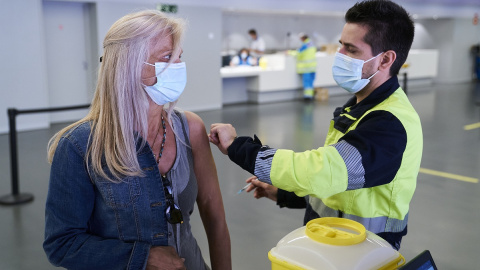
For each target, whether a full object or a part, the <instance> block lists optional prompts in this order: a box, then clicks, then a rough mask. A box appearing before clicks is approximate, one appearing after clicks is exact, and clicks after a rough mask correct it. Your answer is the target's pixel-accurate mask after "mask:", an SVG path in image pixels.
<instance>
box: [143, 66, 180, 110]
mask: <svg viewBox="0 0 480 270" xmlns="http://www.w3.org/2000/svg"><path fill="white" fill-rule="evenodd" d="M145 64H147V65H150V66H155V75H156V77H157V83H156V84H154V85H152V86H147V85H145V91H146V92H147V94H148V95H149V96H150V98H151V99H152V100H153V101H154V102H155V103H156V104H158V105H165V104H167V103H168V102H172V101H175V100H177V99H178V98H179V97H180V95H181V94H182V92H183V90H184V89H185V85H186V84H187V67H186V65H185V62H181V63H171V64H169V63H167V62H156V63H155V65H153V64H150V63H145Z"/></svg>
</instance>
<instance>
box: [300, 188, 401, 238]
mask: <svg viewBox="0 0 480 270" xmlns="http://www.w3.org/2000/svg"><path fill="white" fill-rule="evenodd" d="M309 203H310V205H311V206H312V209H313V210H314V211H315V212H317V214H318V215H319V216H320V217H343V218H347V219H351V220H355V221H357V222H359V223H361V224H362V225H363V226H365V228H366V229H367V230H369V231H371V232H373V233H381V232H401V231H403V230H404V229H405V227H406V226H407V223H408V213H407V215H406V216H405V218H404V219H403V220H400V219H395V218H389V217H374V218H364V217H360V216H357V215H352V214H345V213H341V211H338V210H335V209H332V208H330V207H328V206H326V205H325V204H324V203H323V202H322V200H320V199H318V198H314V197H310V200H309Z"/></svg>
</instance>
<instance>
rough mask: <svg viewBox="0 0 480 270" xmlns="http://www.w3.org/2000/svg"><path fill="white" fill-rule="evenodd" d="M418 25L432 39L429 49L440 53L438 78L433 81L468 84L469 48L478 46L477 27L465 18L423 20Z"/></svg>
mask: <svg viewBox="0 0 480 270" xmlns="http://www.w3.org/2000/svg"><path fill="white" fill-rule="evenodd" d="M421 24H422V25H423V26H424V27H425V29H426V32H428V33H429V36H428V38H430V39H431V44H429V46H430V48H429V49H438V50H439V62H438V76H437V78H436V79H435V82H438V83H457V82H466V81H470V80H471V79H472V72H473V60H472V56H471V55H470V48H471V46H472V45H474V44H478V43H480V25H473V24H472V20H471V19H465V18H456V19H452V18H448V19H438V20H425V21H422V22H421ZM427 43H430V42H427Z"/></svg>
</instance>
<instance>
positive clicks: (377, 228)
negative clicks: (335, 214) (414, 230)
mask: <svg viewBox="0 0 480 270" xmlns="http://www.w3.org/2000/svg"><path fill="white" fill-rule="evenodd" d="M343 217H344V218H348V219H351V220H355V221H357V222H359V223H362V224H363V226H365V228H366V229H367V230H369V231H371V232H373V233H381V232H401V231H403V230H404V229H405V227H406V226H407V223H408V213H407V215H406V216H405V219H403V220H400V219H395V218H389V217H374V218H362V217H359V216H355V215H351V214H344V215H343Z"/></svg>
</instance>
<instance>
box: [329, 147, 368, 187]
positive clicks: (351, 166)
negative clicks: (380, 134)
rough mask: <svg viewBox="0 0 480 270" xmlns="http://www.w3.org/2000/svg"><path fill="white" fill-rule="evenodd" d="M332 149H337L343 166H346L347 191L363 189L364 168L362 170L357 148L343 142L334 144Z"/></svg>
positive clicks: (360, 157)
mask: <svg viewBox="0 0 480 270" xmlns="http://www.w3.org/2000/svg"><path fill="white" fill-rule="evenodd" d="M333 147H335V148H336V149H337V151H338V153H339V154H340V156H341V157H342V158H343V161H344V162H345V166H347V172H348V186H347V190H352V189H359V188H363V186H364V185H365V168H363V164H362V156H361V155H360V152H358V150H357V148H355V147H353V146H352V145H351V144H349V143H347V142H346V141H343V140H342V141H339V142H338V143H336V144H334V145H333Z"/></svg>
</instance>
